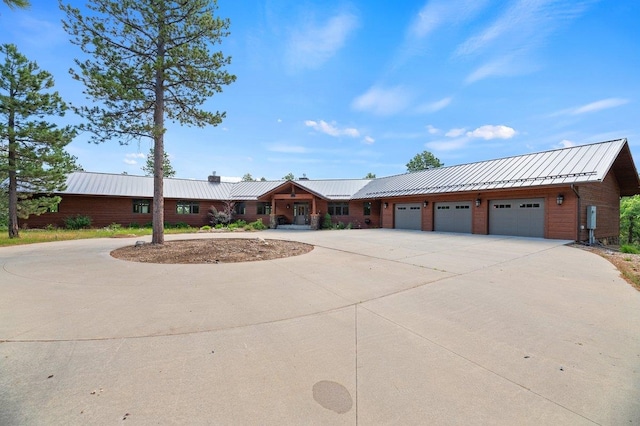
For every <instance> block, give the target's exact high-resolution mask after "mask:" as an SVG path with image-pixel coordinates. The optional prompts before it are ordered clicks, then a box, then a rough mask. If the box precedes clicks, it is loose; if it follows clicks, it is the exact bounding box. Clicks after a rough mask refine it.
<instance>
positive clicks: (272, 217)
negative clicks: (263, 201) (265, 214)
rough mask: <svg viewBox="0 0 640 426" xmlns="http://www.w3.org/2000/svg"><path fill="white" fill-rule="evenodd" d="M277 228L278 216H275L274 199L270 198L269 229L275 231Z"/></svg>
mask: <svg viewBox="0 0 640 426" xmlns="http://www.w3.org/2000/svg"><path fill="white" fill-rule="evenodd" d="M277 227H278V216H277V215H276V199H275V197H271V214H270V215H269V228H270V229H276V228H277Z"/></svg>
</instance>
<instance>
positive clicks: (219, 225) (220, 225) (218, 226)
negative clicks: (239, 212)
mask: <svg viewBox="0 0 640 426" xmlns="http://www.w3.org/2000/svg"><path fill="white" fill-rule="evenodd" d="M215 228H216V229H222V228H224V225H223V224H221V223H218V224H217V225H216V226H215Z"/></svg>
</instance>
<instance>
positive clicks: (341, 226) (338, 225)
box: [336, 222, 345, 229]
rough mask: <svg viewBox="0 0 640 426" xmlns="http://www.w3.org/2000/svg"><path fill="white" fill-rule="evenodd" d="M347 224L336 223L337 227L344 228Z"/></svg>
mask: <svg viewBox="0 0 640 426" xmlns="http://www.w3.org/2000/svg"><path fill="white" fill-rule="evenodd" d="M344 227H345V225H344V223H342V222H338V224H337V225H336V229H344Z"/></svg>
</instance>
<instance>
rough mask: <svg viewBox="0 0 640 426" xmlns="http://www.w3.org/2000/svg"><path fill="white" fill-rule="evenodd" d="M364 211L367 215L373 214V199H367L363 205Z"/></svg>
mask: <svg viewBox="0 0 640 426" xmlns="http://www.w3.org/2000/svg"><path fill="white" fill-rule="evenodd" d="M362 211H363V213H364V215H365V216H370V215H371V201H365V202H364V204H363V206H362Z"/></svg>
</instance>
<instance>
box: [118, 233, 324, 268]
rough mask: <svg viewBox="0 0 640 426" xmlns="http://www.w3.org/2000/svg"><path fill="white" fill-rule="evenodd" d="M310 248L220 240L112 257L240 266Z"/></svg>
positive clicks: (130, 250) (140, 248)
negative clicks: (238, 264) (242, 263)
mask: <svg viewBox="0 0 640 426" xmlns="http://www.w3.org/2000/svg"><path fill="white" fill-rule="evenodd" d="M311 250H313V246H312V245H310V244H304V243H298V242H295V241H284V240H265V239H263V238H216V239H209V238H208V239H201V240H180V241H166V242H165V243H164V244H162V245H154V244H137V245H133V246H127V247H123V248H119V249H116V250H114V251H112V252H111V256H113V257H115V258H117V259H122V260H128V261H131V262H144V263H191V264H195V263H237V262H252V261H257V260H271V259H279V258H283V257H290V256H299V255H301V254H305V253H308V252H310V251H311Z"/></svg>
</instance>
